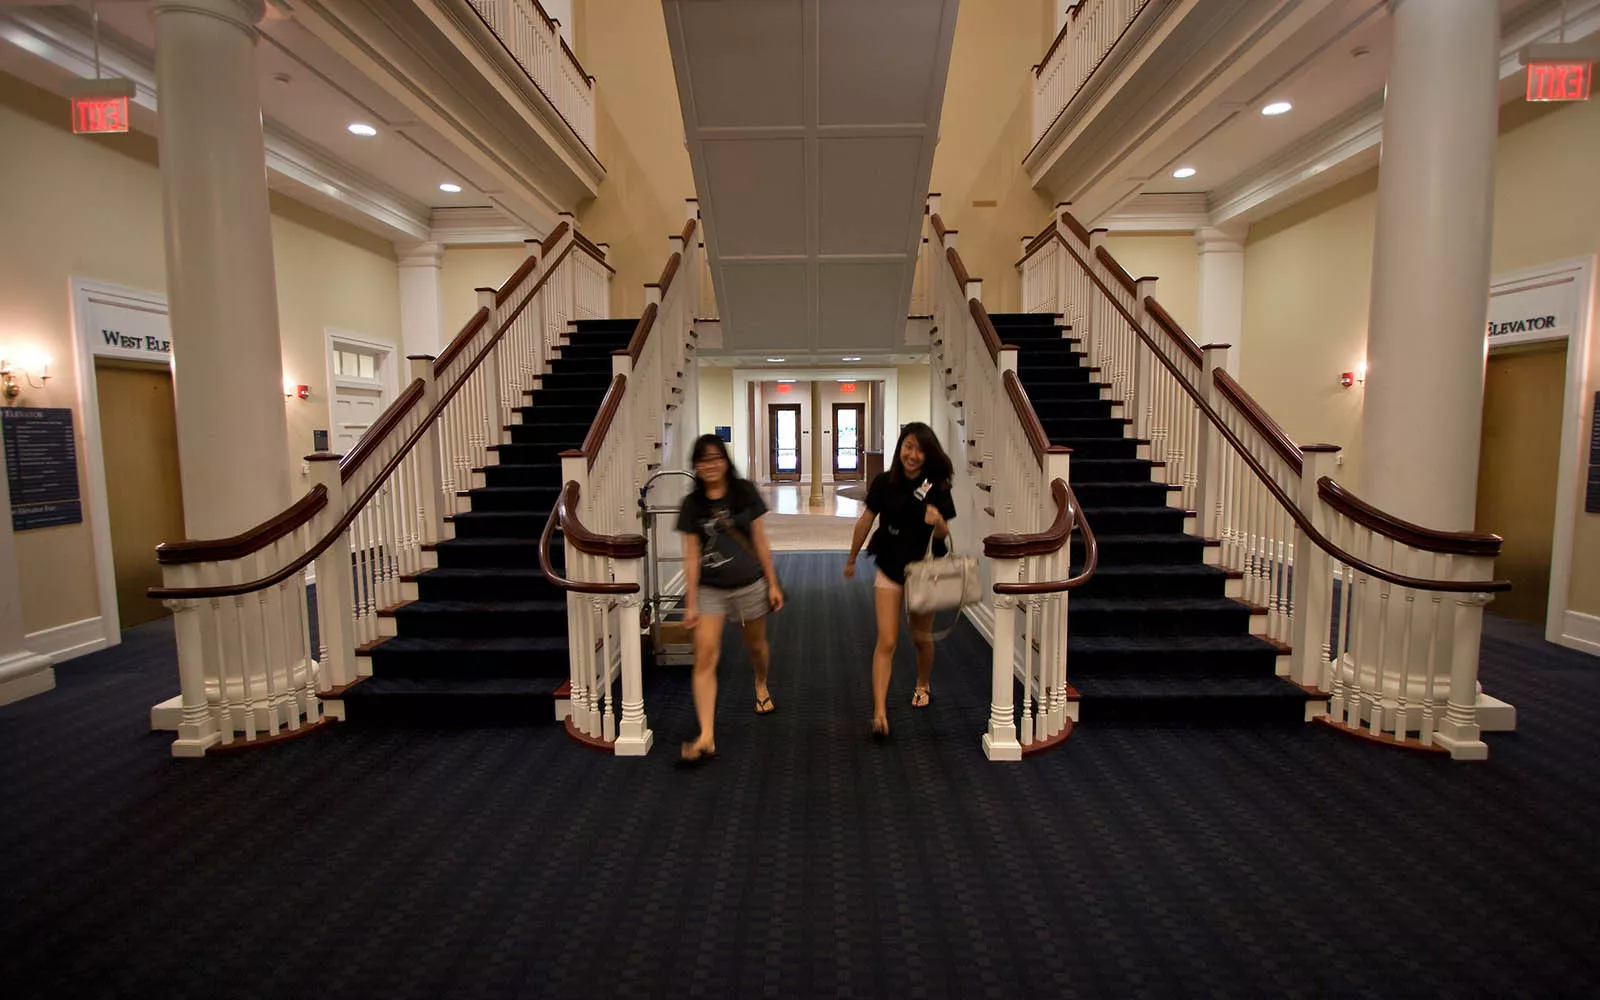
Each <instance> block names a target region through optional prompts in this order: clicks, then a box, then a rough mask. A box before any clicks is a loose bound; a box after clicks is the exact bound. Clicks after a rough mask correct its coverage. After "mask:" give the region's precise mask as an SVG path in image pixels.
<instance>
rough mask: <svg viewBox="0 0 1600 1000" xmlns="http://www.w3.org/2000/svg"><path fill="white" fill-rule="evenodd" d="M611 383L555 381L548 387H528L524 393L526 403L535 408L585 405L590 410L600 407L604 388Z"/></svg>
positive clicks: (604, 393) (593, 410)
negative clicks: (583, 383)
mask: <svg viewBox="0 0 1600 1000" xmlns="http://www.w3.org/2000/svg"><path fill="white" fill-rule="evenodd" d="M610 385H611V383H610V382H607V383H606V384H605V385H603V386H601V385H596V386H572V385H569V384H567V383H565V382H555V383H553V384H552V385H551V386H550V387H549V388H545V389H529V390H527V391H526V393H525V395H526V396H527V397H528V405H529V406H531V407H533V408H535V409H537V408H539V407H541V406H586V407H588V408H589V410H590V412H591V413H593V412H596V411H598V410H599V409H600V404H601V403H602V402H604V401H605V398H606V388H607V387H608V386H610Z"/></svg>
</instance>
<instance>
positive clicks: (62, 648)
mask: <svg viewBox="0 0 1600 1000" xmlns="http://www.w3.org/2000/svg"><path fill="white" fill-rule="evenodd" d="M22 641H23V642H24V643H25V644H26V645H27V647H28V648H29V649H31V650H33V651H34V652H35V653H38V654H40V655H41V656H48V657H49V658H50V662H51V664H56V663H64V662H65V661H67V660H71V659H74V658H75V657H79V656H83V655H84V654H85V653H93V652H96V651H98V650H102V649H105V648H106V646H107V645H110V644H109V643H107V642H106V632H105V623H104V622H103V621H102V620H101V619H100V618H99V617H98V616H97V617H94V618H85V619H83V620H82V621H76V622H68V623H67V624H65V625H57V626H56V627H55V628H47V629H41V630H40V631H38V632H29V633H28V634H27V635H25V636H23V640H22Z"/></svg>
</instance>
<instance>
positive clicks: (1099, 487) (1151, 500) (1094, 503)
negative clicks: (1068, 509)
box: [1051, 437, 1172, 527]
mask: <svg viewBox="0 0 1600 1000" xmlns="http://www.w3.org/2000/svg"><path fill="white" fill-rule="evenodd" d="M1051 440H1052V441H1053V440H1055V438H1054V437H1052V438H1051ZM1072 491H1073V492H1074V493H1076V494H1077V495H1078V501H1079V502H1080V503H1082V504H1083V508H1084V510H1085V511H1091V512H1092V511H1093V510H1094V508H1096V507H1165V506H1167V499H1168V497H1169V495H1170V494H1171V492H1172V491H1170V490H1169V489H1168V488H1167V484H1166V483H1152V482H1148V481H1146V482H1142V483H1126V482H1124V483H1116V482H1113V483H1097V482H1090V481H1080V480H1079V479H1078V476H1077V474H1076V473H1074V474H1073V476H1072ZM1089 526H1090V527H1093V526H1094V521H1093V519H1091V520H1090V521H1089Z"/></svg>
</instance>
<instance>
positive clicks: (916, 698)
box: [911, 687, 933, 708]
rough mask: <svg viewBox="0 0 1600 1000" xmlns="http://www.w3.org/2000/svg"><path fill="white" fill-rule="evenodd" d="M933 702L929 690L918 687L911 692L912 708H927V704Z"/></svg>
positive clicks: (931, 692) (931, 693)
mask: <svg viewBox="0 0 1600 1000" xmlns="http://www.w3.org/2000/svg"><path fill="white" fill-rule="evenodd" d="M932 700H933V691H932V690H930V689H929V688H925V687H919V688H917V689H916V690H915V691H913V692H911V707H912V708H927V707H928V702H930V701H932Z"/></svg>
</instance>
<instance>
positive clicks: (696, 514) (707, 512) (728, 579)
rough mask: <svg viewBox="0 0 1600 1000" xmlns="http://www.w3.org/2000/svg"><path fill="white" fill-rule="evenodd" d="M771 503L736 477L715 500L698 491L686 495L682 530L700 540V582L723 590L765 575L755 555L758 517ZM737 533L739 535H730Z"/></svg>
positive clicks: (748, 582)
mask: <svg viewBox="0 0 1600 1000" xmlns="http://www.w3.org/2000/svg"><path fill="white" fill-rule="evenodd" d="M766 512H767V505H766V503H765V502H764V501H763V500H762V499H761V494H760V493H758V492H757V491H756V488H755V486H753V485H752V484H751V483H750V481H749V480H747V479H735V480H733V481H732V482H730V483H729V484H728V492H727V493H725V494H723V495H722V496H721V497H718V498H717V499H715V500H712V499H711V498H710V497H707V496H706V495H705V494H703V493H701V492H699V491H695V492H692V493H690V494H689V495H688V496H686V497H684V498H683V507H682V509H680V510H679V511H678V530H679V531H681V532H683V533H684V534H686V535H695V536H697V537H698V538H699V539H700V585H701V586H702V587H716V588H717V589H719V590H735V589H737V588H739V587H745V586H749V585H750V584H752V583H755V582H756V581H757V580H759V579H761V577H762V576H763V575H764V574H763V573H762V570H761V561H760V560H759V559H757V558H756V555H755V548H756V544H755V534H754V532H753V531H752V529H751V525H753V524H754V523H755V521H756V518H758V517H760V516H761V515H763V514H765V513H766ZM730 532H731V533H733V534H734V535H735V536H736V537H732V538H730V537H729V534H730Z"/></svg>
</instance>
